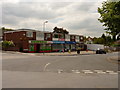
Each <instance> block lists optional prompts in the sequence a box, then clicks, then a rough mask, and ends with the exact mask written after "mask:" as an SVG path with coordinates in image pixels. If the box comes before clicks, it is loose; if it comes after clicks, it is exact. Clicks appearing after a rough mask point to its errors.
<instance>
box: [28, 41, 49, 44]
mask: <svg viewBox="0 0 120 90" xmlns="http://www.w3.org/2000/svg"><path fill="white" fill-rule="evenodd" d="M29 43H32V44H34V43H47V41H29Z"/></svg>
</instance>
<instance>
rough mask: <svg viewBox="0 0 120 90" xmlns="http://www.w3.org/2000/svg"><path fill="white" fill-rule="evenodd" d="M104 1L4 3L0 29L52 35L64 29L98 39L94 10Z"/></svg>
mask: <svg viewBox="0 0 120 90" xmlns="http://www.w3.org/2000/svg"><path fill="white" fill-rule="evenodd" d="M103 1H105V0H91V1H90V0H61V1H58V0H56V1H55V0H49V1H48V0H44V1H42V0H41V1H39V0H34V2H33V1H32V0H6V1H4V0H3V2H2V3H1V4H0V6H1V9H0V12H1V13H2V15H1V16H0V17H1V19H2V24H1V25H2V26H4V27H6V28H13V29H21V28H26V29H35V30H40V31H42V30H43V23H44V22H45V21H48V23H45V31H50V32H52V31H53V28H54V27H56V26H57V27H59V28H64V29H66V30H68V31H69V33H71V34H78V35H84V36H91V37H100V36H101V35H102V34H103V33H104V32H105V30H104V27H103V26H102V24H101V23H100V22H99V21H98V18H99V17H100V14H99V13H98V12H97V8H98V7H101V3H102V2H103Z"/></svg>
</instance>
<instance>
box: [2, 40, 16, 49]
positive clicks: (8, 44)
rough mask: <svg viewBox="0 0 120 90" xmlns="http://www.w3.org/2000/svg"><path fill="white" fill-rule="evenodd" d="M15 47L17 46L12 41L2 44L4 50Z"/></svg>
mask: <svg viewBox="0 0 120 90" xmlns="http://www.w3.org/2000/svg"><path fill="white" fill-rule="evenodd" d="M13 46H15V45H14V43H13V42H12V41H3V42H2V47H3V48H9V47H13Z"/></svg>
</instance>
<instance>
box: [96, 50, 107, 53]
mask: <svg viewBox="0 0 120 90" xmlns="http://www.w3.org/2000/svg"><path fill="white" fill-rule="evenodd" d="M96 54H106V51H105V50H103V49H100V50H96Z"/></svg>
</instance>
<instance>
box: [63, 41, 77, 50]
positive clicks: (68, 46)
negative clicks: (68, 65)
mask: <svg viewBox="0 0 120 90" xmlns="http://www.w3.org/2000/svg"><path fill="white" fill-rule="evenodd" d="M65 49H66V50H73V51H74V50H76V42H72V41H65Z"/></svg>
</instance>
